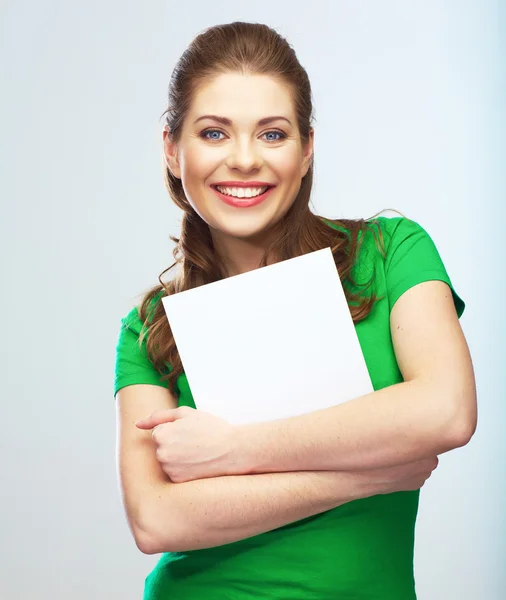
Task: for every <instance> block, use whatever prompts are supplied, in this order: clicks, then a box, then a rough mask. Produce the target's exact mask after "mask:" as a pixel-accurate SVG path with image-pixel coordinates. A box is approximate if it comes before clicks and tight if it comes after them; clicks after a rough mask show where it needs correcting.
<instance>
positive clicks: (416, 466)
mask: <svg viewBox="0 0 506 600" xmlns="http://www.w3.org/2000/svg"><path fill="white" fill-rule="evenodd" d="M438 464H439V459H438V457H437V456H435V457H432V458H425V459H423V460H418V461H415V462H410V463H406V464H403V465H396V466H394V467H385V468H382V469H369V470H367V471H350V473H351V474H352V475H353V476H354V479H355V481H356V483H357V485H358V489H359V494H360V496H359V497H360V498H365V497H367V496H374V495H376V494H392V493H393V492H405V491H412V490H419V489H420V488H421V487H422V486H423V485H424V483H425V482H426V481H427V479H429V477H430V476H431V474H432V471H434V470H435V469H436V467H437V466H438Z"/></svg>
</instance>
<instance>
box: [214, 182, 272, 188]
mask: <svg viewBox="0 0 506 600" xmlns="http://www.w3.org/2000/svg"><path fill="white" fill-rule="evenodd" d="M217 185H219V186H221V187H275V184H274V183H269V182H268V181H217V182H216V183H211V186H212V187H216V186H217Z"/></svg>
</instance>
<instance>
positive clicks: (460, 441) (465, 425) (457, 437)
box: [447, 398, 478, 449]
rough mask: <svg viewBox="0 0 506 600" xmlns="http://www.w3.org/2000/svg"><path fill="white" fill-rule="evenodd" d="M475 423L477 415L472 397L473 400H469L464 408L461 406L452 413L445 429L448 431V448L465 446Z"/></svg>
mask: <svg viewBox="0 0 506 600" xmlns="http://www.w3.org/2000/svg"><path fill="white" fill-rule="evenodd" d="M477 424H478V415H477V407H476V398H474V400H472V401H469V404H468V407H467V408H466V409H465V410H464V409H462V408H461V409H460V410H459V411H456V413H454V414H453V418H452V420H451V424H450V426H449V427H447V431H449V432H450V434H449V436H448V437H449V440H448V443H449V445H450V446H451V448H450V449H454V448H462V447H463V446H466V445H467V444H468V443H469V442H470V441H471V439H472V437H473V435H474V434H475V432H476V427H477Z"/></svg>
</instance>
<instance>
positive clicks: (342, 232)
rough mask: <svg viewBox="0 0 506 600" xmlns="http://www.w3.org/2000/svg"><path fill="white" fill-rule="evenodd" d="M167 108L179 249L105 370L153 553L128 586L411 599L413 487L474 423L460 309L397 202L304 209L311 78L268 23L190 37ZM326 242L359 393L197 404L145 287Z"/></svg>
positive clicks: (130, 500) (128, 485)
mask: <svg viewBox="0 0 506 600" xmlns="http://www.w3.org/2000/svg"><path fill="white" fill-rule="evenodd" d="M164 114H166V123H165V126H164V128H163V133H162V139H163V157H164V161H165V169H164V174H165V183H166V187H167V190H168V192H169V195H170V197H171V198H172V200H173V201H174V202H175V204H176V205H177V206H178V207H179V208H181V210H182V211H183V219H182V226H181V234H180V237H179V238H176V237H173V238H171V239H173V241H174V242H175V243H176V247H175V249H174V258H175V259H176V262H175V263H174V264H173V265H172V266H171V267H169V268H168V269H167V270H166V271H164V272H163V273H162V274H161V275H160V276H159V281H160V284H159V285H156V286H155V287H153V288H152V289H151V290H150V291H149V292H148V293H147V294H145V296H144V298H143V300H142V302H141V304H140V306H139V307H134V308H132V310H131V311H130V312H129V313H128V315H126V316H125V317H124V319H122V323H121V329H120V334H119V337H118V343H117V352H116V373H115V381H114V394H115V397H116V398H117V415H118V466H119V476H120V483H121V490H122V499H123V502H124V505H125V510H126V514H127V519H128V523H129V525H130V528H131V530H132V533H133V536H134V539H135V541H136V543H137V546H138V547H139V548H140V549H141V550H142V551H143V552H145V553H149V554H154V553H163V555H162V557H161V558H160V560H159V562H158V564H157V566H156V567H155V569H154V570H153V571H152V572H151V573H150V575H149V576H148V578H147V579H146V586H145V593H144V600H163V599H169V598H170V599H171V600H190V599H191V600H195V599H197V598H202V597H205V598H206V600H223V598H234V599H235V600H247V599H248V600H249V599H250V598H256V599H259V600H261V599H265V600H267V599H268V598H269V599H270V598H276V599H277V600H306V599H308V598H321V599H324V598H325V599H331V598H332V599H334V598H354V599H355V600H414V599H416V593H415V582H414V576H413V573H414V568H413V550H414V531H415V521H416V515H417V509H418V500H419V490H420V488H421V487H422V486H423V484H424V483H425V481H426V480H427V478H428V477H429V476H430V474H431V472H432V471H433V469H434V468H435V467H436V466H437V455H438V454H441V453H443V452H447V451H449V450H451V449H453V448H456V447H458V446H462V445H464V444H466V443H467V442H468V441H469V439H470V438H471V436H472V435H473V432H474V428H475V426H476V390H475V386H474V373H473V369H472V363H471V360H470V356H469V352H468V348H467V345H466V343H465V339H464V336H463V333H462V330H461V328H460V324H459V320H458V319H459V317H460V316H461V315H462V313H463V311H464V308H465V304H464V302H463V300H462V299H461V298H460V297H459V296H458V294H457V292H456V291H455V289H454V288H453V285H452V282H451V280H450V277H449V276H448V273H447V272H446V269H445V266H444V264H443V261H442V259H441V257H440V255H439V253H438V251H437V248H436V246H435V244H434V242H433V241H432V239H431V238H430V236H429V234H428V233H427V232H426V231H425V230H424V229H423V227H421V226H420V225H419V224H417V223H416V222H414V221H411V220H410V219H407V218H405V217H396V218H390V219H388V218H385V217H378V218H374V217H372V218H370V219H367V220H366V219H356V220H351V219H340V220H337V219H326V218H323V217H321V216H318V215H315V214H313V213H312V212H311V211H310V209H309V203H310V196H311V188H312V178H313V154H314V152H313V150H314V129H313V127H312V103H311V87H310V83H309V79H308V76H307V73H306V71H305V70H304V69H303V67H302V66H301V65H300V63H299V62H298V60H297V57H296V55H295V52H294V50H293V49H292V48H291V46H290V45H289V44H288V42H287V41H286V40H285V39H284V38H283V37H281V36H280V35H279V34H278V33H277V32H275V31H274V30H272V29H271V28H269V27H267V26H266V25H261V24H254V23H231V24H227V25H220V26H217V27H212V28H210V29H208V30H206V31H204V32H203V33H202V34H200V35H199V36H197V38H196V39H195V40H194V41H193V42H192V43H191V44H190V46H189V48H188V49H187V50H186V51H185V52H184V54H183V56H182V57H181V59H180V60H179V62H178V64H177V65H176V67H175V69H174V72H173V74H172V79H171V82H170V86H169V102H168V106H167V110H166V111H165V113H164ZM327 247H330V248H331V251H332V254H333V257H334V260H335V264H336V267H337V271H338V274H339V277H340V279H341V281H342V284H343V288H344V291H345V295H346V298H347V300H348V307H349V310H350V314H351V317H352V319H353V322H354V324H355V329H356V333H357V336H358V338H359V341H360V344H361V348H362V351H363V354H364V358H365V361H366V364H367V367H368V370H369V374H370V376H371V380H372V383H373V386H374V390H375V391H374V392H373V393H372V394H368V395H367V396H363V397H361V398H356V399H354V400H352V401H350V402H347V403H345V404H341V405H337V406H335V407H331V408H330V409H326V410H325V411H314V412H308V413H307V414H306V415H301V416H299V417H295V418H292V419H283V420H278V421H274V422H268V423H262V424H254V425H252V426H246V427H241V428H238V427H233V426H231V425H230V424H228V423H227V422H226V421H223V420H222V419H218V418H217V417H215V416H214V415H209V414H205V413H203V412H201V411H199V410H196V409H197V408H198V407H197V406H196V405H195V402H194V399H193V397H192V394H191V389H190V382H189V381H188V380H187V378H186V375H185V373H184V371H183V366H182V364H181V359H180V357H179V354H178V351H177V347H176V343H175V340H174V337H173V335H172V332H171V329H170V326H169V323H168V321H167V318H166V316H165V311H164V308H163V304H162V302H161V301H160V300H161V298H162V297H163V296H165V295H170V294H176V293H179V292H181V291H184V290H189V289H192V288H195V287H197V286H200V285H205V284H208V283H211V282H214V281H218V280H220V279H224V278H226V277H230V276H232V275H236V274H240V273H245V272H247V271H250V270H252V269H257V268H259V267H263V266H266V265H269V264H273V263H276V262H279V261H282V260H286V259H289V258H293V257H296V256H301V255H303V254H306V253H308V252H312V251H315V250H320V249H323V248H327ZM175 265H179V266H180V271H179V273H178V274H177V275H175V276H174V277H173V278H172V279H171V280H170V281H169V282H164V281H162V276H163V275H164V273H166V272H167V271H169V270H170V269H171V268H172V267H174V266H175ZM210 318H212V315H210ZM296 326H297V323H294V327H296ZM216 343H217V344H218V343H220V340H216ZM245 343H247V340H245ZM335 343H336V344H337V343H339V340H336V341H335ZM309 351H310V349H308V348H304V347H301V349H300V352H301V373H300V376H301V377H306V378H308V379H311V378H312V377H314V374H312V373H305V372H304V360H303V357H304V353H305V352H309ZM210 359H211V357H210ZM256 366H257V367H258V376H259V377H261V376H262V371H261V369H262V368H263V365H262V360H261V357H259V363H258V365H256ZM270 368H275V365H272V366H270ZM222 375H223V377H226V376H227V373H226V365H223V374H222ZM308 411H311V405H310V399H308ZM150 413H151V416H150ZM135 424H137V426H135ZM151 430H152V431H151Z"/></svg>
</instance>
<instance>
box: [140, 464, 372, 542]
mask: <svg viewBox="0 0 506 600" xmlns="http://www.w3.org/2000/svg"><path fill="white" fill-rule="evenodd" d="M371 493H372V492H371ZM365 495H369V490H367V491H364V489H363V488H362V489H361V488H360V487H359V486H358V485H357V483H356V481H355V479H354V478H353V476H352V474H350V473H336V472H332V471H318V472H309V471H306V472H296V473H268V474H257V475H241V476H225V477H215V478H209V479H199V480H195V481H188V482H185V483H178V484H169V486H167V487H158V491H157V492H154V491H153V493H152V494H151V495H150V502H149V503H148V505H147V506H145V510H146V520H147V519H149V522H150V523H151V527H150V529H151V538H152V540H153V542H152V543H153V553H159V552H168V551H185V550H196V549H201V548H211V547H213V546H221V545H223V544H228V543H231V542H235V541H238V540H243V539H245V538H248V537H252V536H255V535H258V534H261V533H265V532H267V531H271V530H273V529H276V528H278V527H282V526H283V525H287V524H289V523H293V522H295V521H299V520H301V519H304V518H306V517H309V516H312V515H315V514H318V513H322V512H325V511H327V510H330V509H332V508H335V507H337V506H339V505H341V504H345V503H346V502H349V501H351V500H355V499H357V498H359V497H364V496H365Z"/></svg>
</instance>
